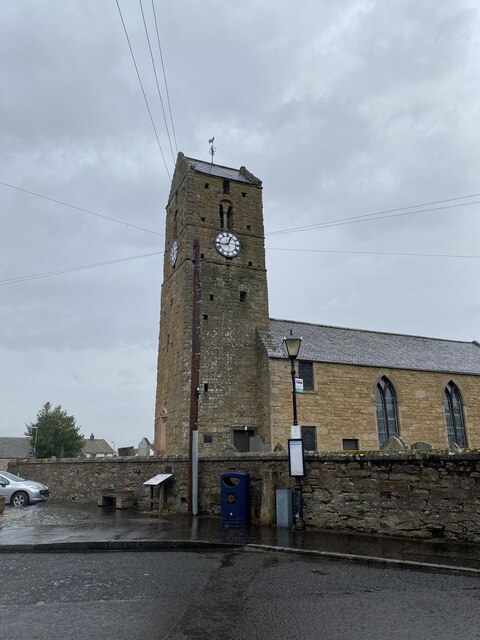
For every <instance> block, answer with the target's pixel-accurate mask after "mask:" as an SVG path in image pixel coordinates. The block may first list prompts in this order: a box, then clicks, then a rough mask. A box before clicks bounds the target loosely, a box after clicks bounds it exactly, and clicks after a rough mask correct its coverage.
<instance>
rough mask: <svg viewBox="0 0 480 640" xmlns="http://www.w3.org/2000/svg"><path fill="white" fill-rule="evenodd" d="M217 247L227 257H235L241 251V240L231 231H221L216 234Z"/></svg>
mask: <svg viewBox="0 0 480 640" xmlns="http://www.w3.org/2000/svg"><path fill="white" fill-rule="evenodd" d="M215 249H216V250H217V251H218V253H219V254H220V255H222V256H225V257H226V258H235V256H238V254H239V253H240V249H241V245H240V240H239V239H238V238H237V236H236V235H235V234H233V233H232V232H231V231H220V233H217V235H216V236H215Z"/></svg>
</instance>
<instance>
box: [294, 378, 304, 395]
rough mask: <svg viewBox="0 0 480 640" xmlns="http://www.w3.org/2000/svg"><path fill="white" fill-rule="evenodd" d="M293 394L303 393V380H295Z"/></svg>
mask: <svg viewBox="0 0 480 640" xmlns="http://www.w3.org/2000/svg"><path fill="white" fill-rule="evenodd" d="M295 392H296V393H303V378H295Z"/></svg>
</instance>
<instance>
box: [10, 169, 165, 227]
mask: <svg viewBox="0 0 480 640" xmlns="http://www.w3.org/2000/svg"><path fill="white" fill-rule="evenodd" d="M0 185H2V186H3V187H8V188H9V189H15V190H17V191H22V192H23V193H28V194H29V195H31V196H36V197H37V198H42V199H43V200H48V201H49V202H55V204H61V205H63V206H64V207H69V208H70V209H75V210H76V211H81V212H82V213H88V214H89V215H91V216H95V217H97V218H102V219H103V220H108V221H109V222H116V223H117V224H122V225H124V226H125V227H131V228H132V229H138V231H145V232H146V233H153V234H154V235H156V236H162V237H163V233H159V232H158V231H152V229H146V228H145V227H139V226H137V225H136V224H131V223H130V222H125V220H119V219H118V218H111V217H110V216H105V215H103V214H102V213H97V212H96V211H92V210H91V209H84V208H83V207H77V206H76V205H74V204H69V203H68V202H63V201H62V200H56V199H55V198H50V197H49V196H44V195H42V194H41V193H35V191H29V190H28V189H23V188H22V187H17V186H15V185H14V184H8V182H2V181H1V180H0Z"/></svg>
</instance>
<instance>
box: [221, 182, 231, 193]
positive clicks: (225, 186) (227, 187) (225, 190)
mask: <svg viewBox="0 0 480 640" xmlns="http://www.w3.org/2000/svg"><path fill="white" fill-rule="evenodd" d="M223 193H224V195H228V194H229V193H230V180H224V181H223Z"/></svg>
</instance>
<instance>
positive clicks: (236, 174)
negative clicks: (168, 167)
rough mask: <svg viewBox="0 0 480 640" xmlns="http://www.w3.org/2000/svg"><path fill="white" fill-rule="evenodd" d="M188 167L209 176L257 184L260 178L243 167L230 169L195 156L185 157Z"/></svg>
mask: <svg viewBox="0 0 480 640" xmlns="http://www.w3.org/2000/svg"><path fill="white" fill-rule="evenodd" d="M186 160H187V161H188V162H189V164H190V167H193V168H194V169H195V171H198V172H199V173H205V174H207V175H210V176H216V177H217V178H225V179H227V180H237V181H238V182H246V183H248V184H259V183H260V180H258V178H255V176H253V175H252V174H250V173H249V172H248V171H247V170H246V169H245V167H241V168H240V169H232V168H230V167H224V166H222V165H220V164H213V163H211V162H205V161H204V160H196V159H195V158H186Z"/></svg>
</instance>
